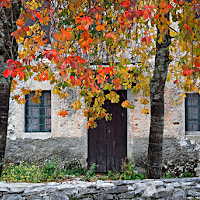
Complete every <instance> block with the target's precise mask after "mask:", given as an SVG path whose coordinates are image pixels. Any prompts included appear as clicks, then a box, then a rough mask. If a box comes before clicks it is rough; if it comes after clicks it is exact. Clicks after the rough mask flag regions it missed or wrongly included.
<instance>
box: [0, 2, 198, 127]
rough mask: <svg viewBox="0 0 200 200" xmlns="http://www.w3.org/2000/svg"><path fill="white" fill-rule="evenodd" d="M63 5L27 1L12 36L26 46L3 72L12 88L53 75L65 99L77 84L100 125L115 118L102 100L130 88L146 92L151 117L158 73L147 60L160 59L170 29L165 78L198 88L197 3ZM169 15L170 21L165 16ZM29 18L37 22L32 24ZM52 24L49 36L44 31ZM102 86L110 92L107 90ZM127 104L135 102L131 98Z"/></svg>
mask: <svg viewBox="0 0 200 200" xmlns="http://www.w3.org/2000/svg"><path fill="white" fill-rule="evenodd" d="M59 2H60V1H58V3H57V4H56V3H55V4H53V3H52V4H51V3H50V2H48V6H47V5H46V4H45V3H46V2H45V1H39V0H34V1H22V3H23V4H24V8H25V9H23V10H22V13H21V16H20V18H19V19H18V21H17V26H18V29H17V30H16V31H15V32H13V33H12V35H13V36H14V37H15V38H16V39H17V41H18V42H19V43H21V44H22V45H23V50H21V51H20V52H19V60H18V61H14V60H8V61H7V65H8V69H6V71H5V72H4V76H5V77H8V76H11V77H13V78H16V79H15V81H14V82H13V86H12V87H13V88H15V85H16V84H17V79H19V80H20V81H26V80H28V79H30V78H32V77H34V79H35V80H37V81H46V80H49V81H50V83H51V84H52V85H53V86H54V90H53V91H54V94H58V95H59V96H60V97H61V98H66V96H67V93H66V87H79V88H80V95H81V96H82V97H84V101H85V102H84V104H85V105H84V106H85V108H84V109H85V110H84V116H86V117H88V119H89V120H88V127H89V126H90V127H95V126H96V122H95V120H96V119H100V118H102V117H105V118H106V119H107V120H108V119H110V116H109V113H106V110H105V109H103V108H102V105H103V104H104V101H105V100H106V99H108V100H110V101H111V102H112V103H117V102H118V101H119V96H118V95H117V94H116V93H115V92H114V90H119V89H130V90H131V91H132V92H133V93H139V92H140V93H141V94H143V97H142V100H141V103H142V104H143V105H144V109H143V111H142V112H143V113H145V114H148V113H149V110H148V109H147V108H146V107H145V105H147V104H148V98H147V97H148V95H149V91H150V90H149V83H150V80H151V77H152V68H151V67H150V65H149V60H150V59H152V58H154V56H155V53H156V47H155V43H156V41H157V42H160V43H161V42H162V40H163V38H164V36H165V34H166V33H167V32H168V30H169V31H170V35H171V37H172V41H171V47H170V59H171V60H172V62H171V64H170V68H169V75H168V78H167V80H168V81H170V80H173V81H174V83H175V84H176V85H177V87H179V88H181V89H182V90H183V91H185V90H189V91H192V90H195V91H197V90H198V91H199V85H198V82H197V80H198V78H199V74H200V73H199V69H200V43H199V41H200V34H199V33H200V21H199V18H198V17H199V15H200V2H199V1H198V0H193V1H192V2H187V1H185V0H181V1H177V0H174V1H169V2H168V1H164V0H160V1H148V0H147V1H134V0H125V1H124V0H112V1H107V0H96V1H90V0H88V1H85V0H84V1H82V0H69V1H62V4H61V3H59ZM0 5H1V7H2V6H5V7H7V8H9V7H10V6H12V0H1V4H0ZM167 13H170V19H168V18H166V14H167ZM30 20H32V21H34V23H32V25H30V26H29V25H27V21H30ZM49 24H51V31H50V33H51V34H49V33H47V32H45V30H44V29H43V28H42V26H49ZM161 24H162V25H161ZM157 30H159V31H157ZM48 38H50V41H49V39H48ZM104 90H109V91H110V93H109V94H106V95H105V94H104V92H103V91H104ZM22 95H23V94H19V95H18V96H17V97H16V96H15V98H16V99H20V98H21V97H22ZM92 102H93V103H92ZM72 106H73V107H74V109H75V110H78V109H81V108H82V107H83V106H82V104H81V102H80V101H78V100H77V101H75V102H74V104H73V105H72ZM122 106H123V107H126V108H133V107H134V105H132V104H131V103H130V102H129V101H128V100H127V99H124V102H123V103H122ZM58 115H60V116H63V117H64V116H65V115H67V111H65V110H64V108H63V110H61V111H60V112H59V113H58Z"/></svg>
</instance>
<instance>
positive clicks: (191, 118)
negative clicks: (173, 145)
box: [185, 93, 200, 131]
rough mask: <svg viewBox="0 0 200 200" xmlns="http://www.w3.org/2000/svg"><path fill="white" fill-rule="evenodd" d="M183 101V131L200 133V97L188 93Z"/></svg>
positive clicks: (196, 94)
mask: <svg viewBox="0 0 200 200" xmlns="http://www.w3.org/2000/svg"><path fill="white" fill-rule="evenodd" d="M186 95H187V96H186V99H185V130H186V131H200V95H199V94H198V93H188V94H186Z"/></svg>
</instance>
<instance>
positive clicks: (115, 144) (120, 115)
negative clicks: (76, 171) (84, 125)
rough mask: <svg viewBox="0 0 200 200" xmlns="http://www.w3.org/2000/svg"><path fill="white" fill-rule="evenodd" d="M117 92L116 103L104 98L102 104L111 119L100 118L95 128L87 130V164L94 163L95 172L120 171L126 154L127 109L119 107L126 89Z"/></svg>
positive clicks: (125, 96)
mask: <svg viewBox="0 0 200 200" xmlns="http://www.w3.org/2000/svg"><path fill="white" fill-rule="evenodd" d="M105 92H106V91H105ZM117 93H118V94H119V95H120V101H119V102H118V103H111V102H110V101H109V100H106V101H105V104H104V106H105V108H106V110H107V111H108V112H109V113H111V114H112V120H111V121H106V120H105V119H101V120H99V121H98V122H97V128H95V129H89V130H88V166H90V165H91V163H96V164H97V167H96V172H108V171H109V170H112V171H120V167H121V164H122V159H124V158H125V157H126V156H127V109H125V108H122V107H121V103H122V102H123V101H124V100H126V99H127V91H126V90H119V91H117Z"/></svg>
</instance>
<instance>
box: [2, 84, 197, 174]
mask: <svg viewBox="0 0 200 200" xmlns="http://www.w3.org/2000/svg"><path fill="white" fill-rule="evenodd" d="M22 86H23V87H25V88H26V87H27V88H30V89H32V90H37V89H41V90H42V91H43V92H42V96H41V97H40V100H41V104H39V105H36V104H34V103H32V102H31V101H30V98H31V95H32V94H30V95H26V97H25V98H26V103H25V104H18V103H17V102H16V101H15V100H12V99H11V100H10V113H9V125H8V138H7V147H6V158H7V159H9V160H11V161H18V160H26V161H36V162H38V161H42V160H45V159H50V158H51V157H53V158H56V159H61V160H65V161H73V160H76V161H78V162H80V163H81V164H82V166H83V167H85V168H87V167H88V166H89V165H90V163H92V162H97V164H98V167H97V169H98V170H97V171H100V172H101V171H103V172H105V171H109V170H112V169H113V170H115V169H116V170H117V168H119V165H120V163H121V159H122V158H124V157H127V158H128V159H131V158H134V162H135V165H136V166H137V169H138V171H143V170H144V169H145V168H146V165H147V159H146V158H147V152H148V137H149V130H150V115H149V114H148V115H145V114H143V113H141V111H142V109H143V105H142V104H140V102H139V99H140V94H132V93H131V91H130V90H127V91H122V93H123V95H122V96H123V98H124V97H125V98H127V99H128V100H129V101H130V102H131V103H134V105H135V108H134V109H127V110H126V109H125V110H124V109H122V110H120V109H121V105H120V103H118V104H115V105H114V104H113V106H114V107H113V106H112V105H111V103H108V105H107V106H108V107H107V108H109V109H108V110H109V111H110V112H111V113H112V115H113V121H111V122H106V121H105V120H104V121H101V122H98V126H97V128H96V129H92V130H91V129H89V130H88V129H86V128H85V125H86V123H87V118H86V117H84V116H83V110H78V111H75V110H74V109H73V108H72V106H71V105H72V103H73V102H74V101H75V100H76V99H79V100H82V99H81V98H80V96H79V89H78V88H73V89H68V93H69V95H68V97H66V98H65V99H59V97H58V96H57V95H54V94H53V93H52V86H51V85H50V84H49V83H48V82H47V81H45V82H36V81H33V80H30V81H28V82H26V83H22V84H21V86H20V85H19V88H18V89H20V87H22ZM18 89H17V90H16V91H15V93H17V92H18ZM179 94H180V91H178V90H177V88H176V85H175V84H174V83H173V82H168V83H167V84H166V88H165V122H164V123H165V125H164V140H163V171H164V172H172V173H173V172H175V171H176V172H177V173H183V172H186V171H189V172H192V173H196V175H199V170H200V169H199V168H200V167H199V161H200V154H199V153H200V148H199V144H198V142H200V112H199V105H200V97H199V94H197V93H191V94H187V97H186V98H185V99H184V100H183V101H181V102H180V103H179V104H178V105H174V104H173V102H174V99H177V98H178V97H179ZM147 106H148V107H149V105H147ZM62 108H64V109H65V110H67V111H68V115H67V116H65V117H64V118H63V117H62V116H59V115H58V112H59V111H60V110H61V109H62Z"/></svg>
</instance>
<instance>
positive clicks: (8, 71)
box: [3, 69, 11, 78]
mask: <svg viewBox="0 0 200 200" xmlns="http://www.w3.org/2000/svg"><path fill="white" fill-rule="evenodd" d="M10 71H11V70H10V69H6V70H5V71H4V72H3V76H4V77H5V78H7V77H8V76H10Z"/></svg>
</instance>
